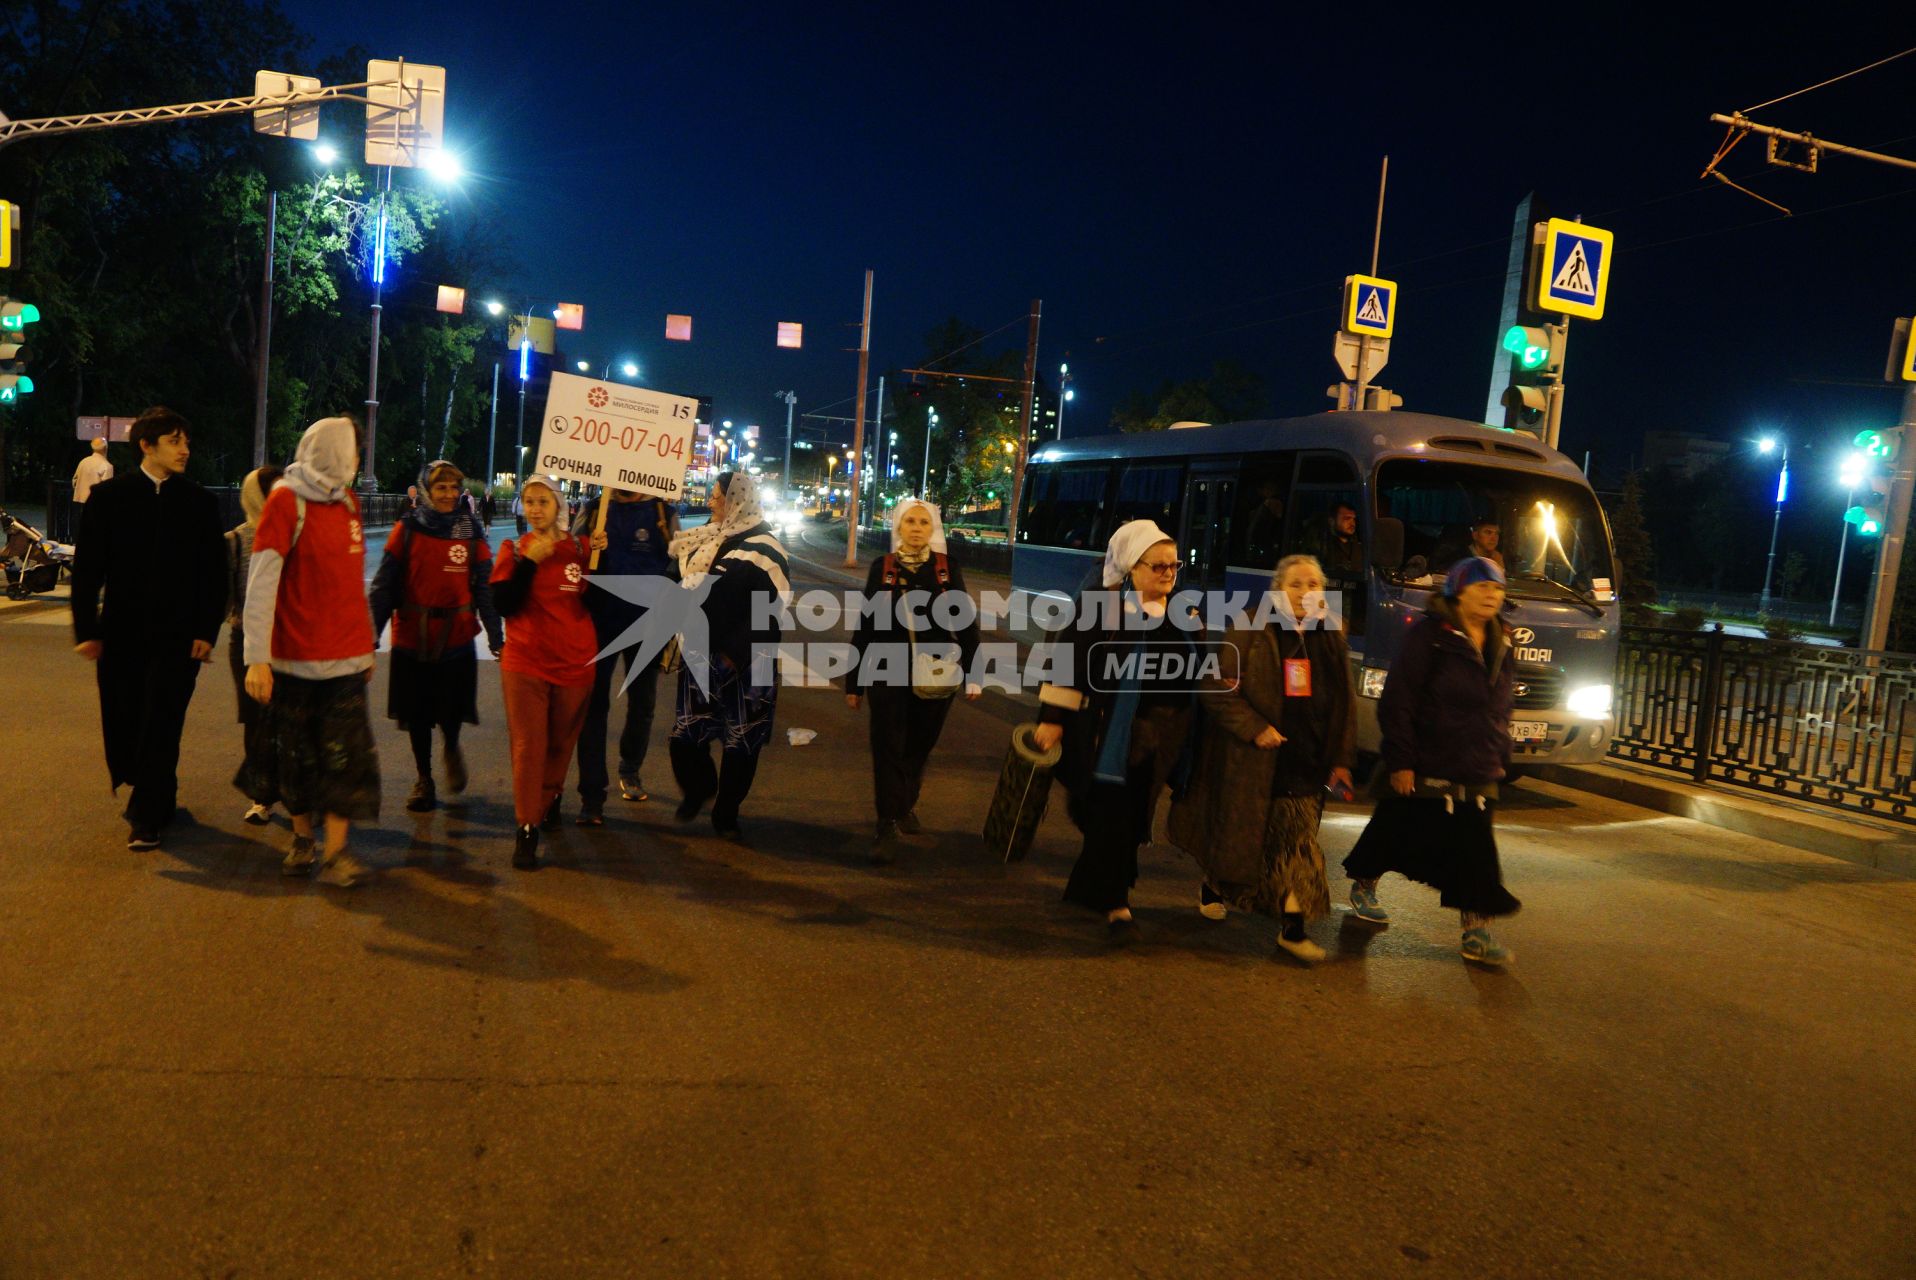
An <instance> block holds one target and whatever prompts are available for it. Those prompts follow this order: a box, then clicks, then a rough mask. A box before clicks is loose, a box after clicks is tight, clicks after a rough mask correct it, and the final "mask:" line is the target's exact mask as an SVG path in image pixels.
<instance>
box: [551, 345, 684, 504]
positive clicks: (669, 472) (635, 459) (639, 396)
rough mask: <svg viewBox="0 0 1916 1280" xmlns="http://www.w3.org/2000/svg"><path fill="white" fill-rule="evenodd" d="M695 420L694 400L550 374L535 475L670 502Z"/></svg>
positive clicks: (678, 492) (680, 491) (679, 486)
mask: <svg viewBox="0 0 1916 1280" xmlns="http://www.w3.org/2000/svg"><path fill="white" fill-rule="evenodd" d="M697 418H698V401H696V400H692V399H689V398H687V397H685V396H668V395H665V394H663V393H661V392H658V391H646V390H643V389H642V388H639V387H628V386H625V385H623V384H621V383H617V382H601V381H599V380H598V379H597V378H581V377H577V376H576V375H574V374H570V373H554V374H553V375H552V393H551V395H549V396H548V397H547V398H546V425H545V431H544V433H543V434H542V435H541V436H540V438H539V461H538V464H537V466H536V467H535V468H534V469H535V470H537V471H540V472H543V473H545V474H547V475H555V476H558V477H559V478H560V479H563V480H580V481H583V482H585V483H587V484H597V485H604V486H605V487H606V488H608V489H627V490H631V491H632V492H635V493H656V494H658V495H659V496H660V497H662V498H668V499H674V500H676V499H678V498H680V497H682V496H683V495H684V491H685V472H686V469H687V468H688V466H689V465H690V463H691V458H692V431H693V428H694V427H695V426H696V425H697Z"/></svg>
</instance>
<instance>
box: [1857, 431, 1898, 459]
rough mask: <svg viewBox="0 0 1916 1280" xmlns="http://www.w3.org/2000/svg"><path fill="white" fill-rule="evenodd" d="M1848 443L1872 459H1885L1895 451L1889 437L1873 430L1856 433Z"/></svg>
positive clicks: (1893, 443)
mask: <svg viewBox="0 0 1916 1280" xmlns="http://www.w3.org/2000/svg"><path fill="white" fill-rule="evenodd" d="M1850 443H1852V444H1854V445H1855V446H1856V447H1857V448H1858V449H1861V450H1862V451H1863V452H1864V453H1867V454H1868V455H1869V456H1870V457H1872V458H1887V457H1889V456H1890V455H1891V454H1893V453H1894V452H1895V451H1896V446H1895V442H1894V441H1893V440H1892V439H1891V438H1890V437H1888V436H1886V435H1884V434H1883V433H1882V432H1880V431H1876V430H1873V429H1868V430H1863V431H1858V432H1857V433H1856V438H1855V439H1854V440H1852V441H1851V442H1850Z"/></svg>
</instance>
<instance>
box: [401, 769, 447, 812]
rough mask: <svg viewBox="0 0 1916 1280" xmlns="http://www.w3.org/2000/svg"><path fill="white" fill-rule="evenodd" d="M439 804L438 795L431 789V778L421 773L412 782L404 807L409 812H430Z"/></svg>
mask: <svg viewBox="0 0 1916 1280" xmlns="http://www.w3.org/2000/svg"><path fill="white" fill-rule="evenodd" d="M438 804H439V796H438V793H437V792H436V791H434V789H433V785H432V779H431V778H428V777H426V776H424V775H423V774H422V775H421V776H420V777H419V778H418V780H417V781H415V782H414V783H413V784H412V794H411V795H408V796H407V797H406V809H407V811H408V812H409V813H431V812H432V811H433V809H434V808H435V807H436V806H437V805H438Z"/></svg>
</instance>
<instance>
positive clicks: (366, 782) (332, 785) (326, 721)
mask: <svg viewBox="0 0 1916 1280" xmlns="http://www.w3.org/2000/svg"><path fill="white" fill-rule="evenodd" d="M366 704H367V698H366V679H365V677H364V676H363V675H358V674H354V675H347V676H337V677H335V678H333V679H331V680H305V679H302V678H300V677H299V676H289V675H286V674H285V673H283V672H278V671H276V672H274V673H273V700H272V702H271V703H269V704H268V705H267V715H268V720H269V722H270V732H271V735H272V744H273V748H272V750H271V751H270V752H268V753H265V758H263V759H260V760H253V759H250V758H249V759H248V760H247V761H246V763H245V764H243V765H241V766H240V771H239V775H238V776H237V777H235V778H234V779H233V785H235V786H237V787H238V788H239V789H240V790H241V791H243V792H245V793H246V797H247V799H249V800H251V801H253V802H254V803H255V804H283V805H285V806H286V812H288V813H291V814H333V815H336V816H338V817H341V818H350V819H352V820H353V821H356V822H358V821H365V820H367V819H371V818H377V817H378V816H379V749H378V748H377V747H376V746H374V745H373V726H372V719H371V717H370V714H369V711H368V707H367V705H366Z"/></svg>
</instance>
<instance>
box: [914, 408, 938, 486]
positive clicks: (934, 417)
mask: <svg viewBox="0 0 1916 1280" xmlns="http://www.w3.org/2000/svg"><path fill="white" fill-rule="evenodd" d="M936 425H938V410H936V409H930V410H927V411H926V413H925V457H924V469H923V471H922V472H921V473H920V475H919V477H918V496H919V497H921V498H926V499H927V500H929V497H930V494H931V429H932V428H933V427H934V426H936Z"/></svg>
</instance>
